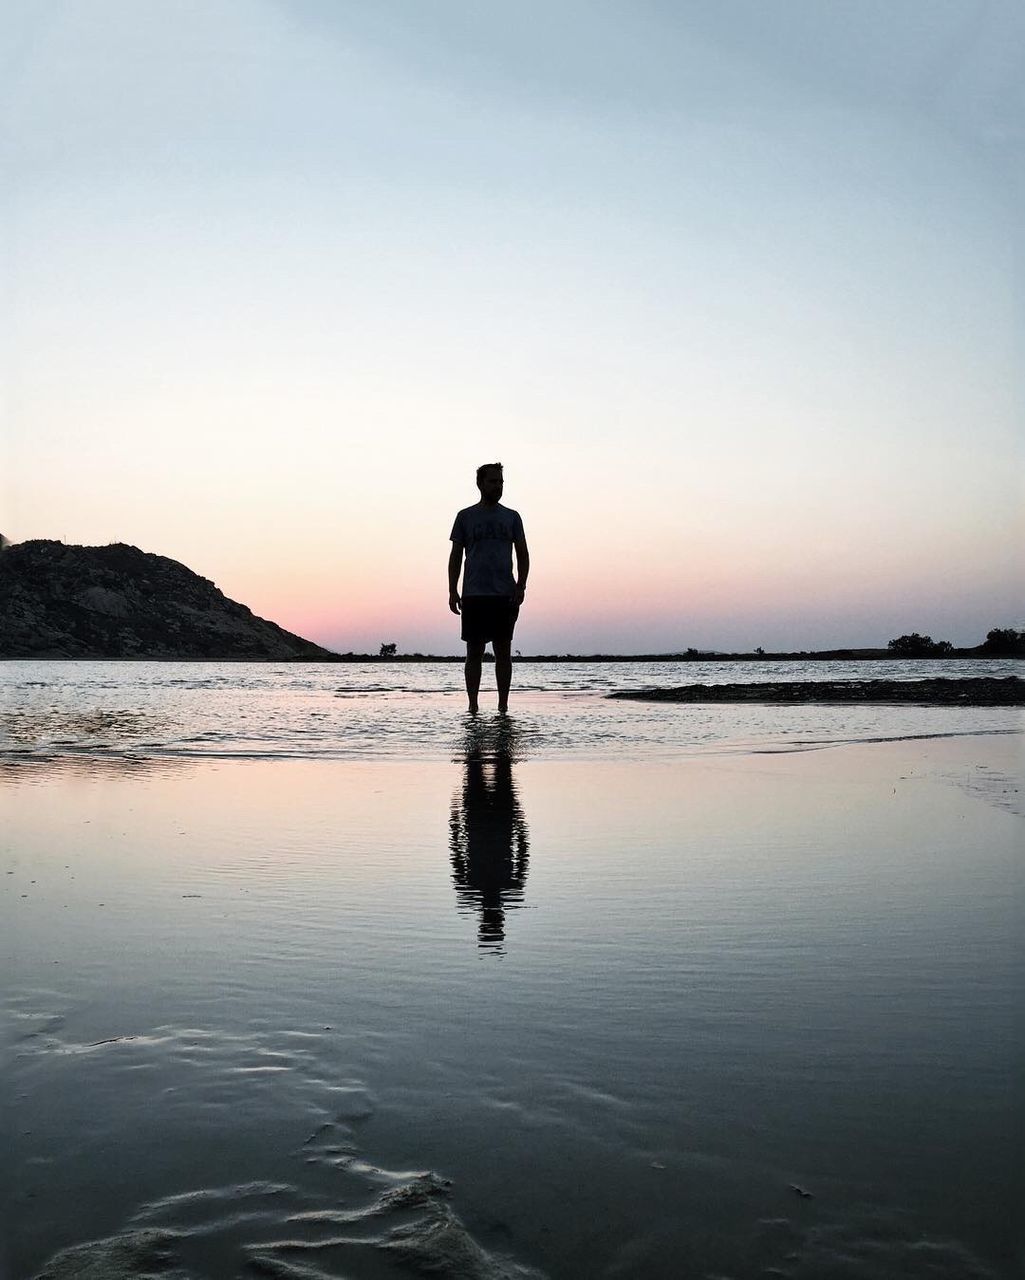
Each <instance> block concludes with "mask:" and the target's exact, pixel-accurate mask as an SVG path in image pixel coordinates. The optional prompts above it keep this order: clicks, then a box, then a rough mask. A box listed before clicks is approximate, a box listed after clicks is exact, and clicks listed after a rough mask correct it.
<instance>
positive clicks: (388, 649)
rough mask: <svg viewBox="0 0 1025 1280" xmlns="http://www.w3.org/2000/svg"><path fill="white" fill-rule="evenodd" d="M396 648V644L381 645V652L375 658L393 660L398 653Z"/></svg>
mask: <svg viewBox="0 0 1025 1280" xmlns="http://www.w3.org/2000/svg"><path fill="white" fill-rule="evenodd" d="M398 648H399V646H398V645H397V644H383V645H381V651H380V653H379V654H378V655H377V656H378V657H379V658H394V657H395V655H396V653H397V652H398Z"/></svg>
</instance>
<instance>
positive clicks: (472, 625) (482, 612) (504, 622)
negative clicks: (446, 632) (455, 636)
mask: <svg viewBox="0 0 1025 1280" xmlns="http://www.w3.org/2000/svg"><path fill="white" fill-rule="evenodd" d="M460 611H461V614H462V619H463V626H462V637H463V639H464V640H465V641H467V643H468V644H473V643H474V642H475V641H476V642H477V643H478V644H482V643H483V644H486V643H487V642H488V641H489V640H511V639H512V633H513V627H515V626H516V619H517V618H518V617H519V615H520V606H519V605H518V604H516V603H515V602H514V601H513V600H511V599H510V598H509V597H508V596H463V599H462V601H461V603H460Z"/></svg>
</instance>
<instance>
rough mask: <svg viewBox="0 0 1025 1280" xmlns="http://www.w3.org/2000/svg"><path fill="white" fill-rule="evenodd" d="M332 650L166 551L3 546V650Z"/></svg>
mask: <svg viewBox="0 0 1025 1280" xmlns="http://www.w3.org/2000/svg"><path fill="white" fill-rule="evenodd" d="M328 656H330V655H329V653H328V650H326V649H322V648H321V647H320V646H319V645H316V644H313V643H312V641H309V640H304V639H303V638H302V637H301V636H296V635H293V634H292V633H291V632H290V631H285V630H284V629H283V628H282V627H279V626H277V625H276V624H275V623H273V622H267V621H265V620H264V619H263V618H258V617H256V616H255V614H253V612H252V611H251V610H250V609H247V608H246V606H245V605H243V604H236V602H235V601H234V600H229V599H228V598H227V597H226V596H225V595H224V594H223V593H222V592H220V591H218V589H217V588H216V587H215V586H214V584H213V583H212V582H210V581H208V579H206V578H201V577H200V576H199V575H198V574H196V573H193V572H192V570H191V569H187V568H186V567H185V566H184V565H183V564H179V563H178V562H177V561H176V560H169V559H168V558H167V557H166V556H157V555H151V554H149V553H148V552H145V551H140V550H139V548H138V547H130V546H127V545H126V544H125V543H122V542H117V543H113V544H111V545H110V546H107V547H76V546H65V545H64V543H62V542H51V541H49V540H37V541H33V542H21V543H16V544H14V545H11V546H7V547H5V548H4V549H3V550H2V551H0V658H171V659H173V658H177V659H190V658H198V659H207V660H217V659H250V660H260V659H272V660H282V659H287V658H310V659H316V658H324V657H328Z"/></svg>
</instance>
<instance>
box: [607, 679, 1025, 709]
mask: <svg viewBox="0 0 1025 1280" xmlns="http://www.w3.org/2000/svg"><path fill="white" fill-rule="evenodd" d="M608 696H609V697H610V698H618V699H623V700H625V701H630V702H755V703H769V704H772V703H811V704H820V705H829V704H837V703H849V702H856V703H865V704H872V705H877V706H895V705H905V704H913V705H915V706H925V707H1025V680H1023V679H1021V677H1020V676H1006V677H1003V678H1001V679H985V678H968V679H964V680H953V679H949V678H943V677H939V678H937V679H934V680H786V681H781V682H776V681H764V682H761V683H756V684H685V685H676V686H674V687H673V688H670V689H636V690H635V689H622V690H618V691H617V692H615V693H610V694H609V695H608Z"/></svg>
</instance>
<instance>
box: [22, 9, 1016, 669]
mask: <svg viewBox="0 0 1025 1280" xmlns="http://www.w3.org/2000/svg"><path fill="white" fill-rule="evenodd" d="M0 21H2V22H3V24H4V27H5V28H6V29H5V30H4V32H3V40H2V42H0V46H2V48H3V50H4V52H3V63H2V65H0V72H2V85H3V88H2V89H0V93H2V102H3V122H4V123H3V139H2V145H3V156H4V161H3V171H4V174H5V180H4V183H3V186H4V192H5V193H4V195H3V196H2V199H3V202H4V219H5V221H4V228H5V234H4V273H5V291H6V295H7V298H8V301H9V303H10V304H11V305H9V306H7V307H6V308H5V311H6V313H7V316H8V320H7V321H5V322H4V331H3V336H4V348H5V351H6V353H7V354H6V355H5V358H4V374H5V390H4V404H3V410H4V420H5V425H4V439H3V462H4V475H3V480H2V489H0V497H2V500H3V511H2V513H0V529H2V531H3V533H4V534H6V536H8V537H9V538H11V539H12V540H14V541H16V542H17V541H23V540H25V539H27V538H39V537H45V538H63V539H65V540H66V541H68V542H77V543H88V544H97V543H106V542H111V541H123V542H130V543H134V544H135V545H137V546H139V547H142V548H143V549H144V550H147V551H155V552H159V553H161V554H163V555H169V556H172V557H173V558H174V559H177V560H181V561H182V562H183V563H185V564H187V565H188V566H189V567H190V568H192V569H194V570H196V571H197V572H199V573H201V574H203V575H204V576H206V577H208V578H211V579H213V580H214V581H215V582H216V583H217V585H218V586H219V587H220V588H221V589H222V590H223V591H224V592H225V593H226V594H227V595H229V596H231V597H233V598H234V599H237V600H241V601H243V602H244V603H246V604H248V605H249V606H250V607H251V608H252V609H253V610H254V611H255V612H257V613H259V614H261V615H263V616H265V617H269V618H272V619H274V620H275V621H277V622H279V623H281V624H282V625H283V626H285V627H288V628H289V629H291V630H294V631H298V632H300V633H301V634H303V635H306V636H309V637H310V638H312V639H315V640H318V641H320V642H321V643H323V644H326V645H328V646H330V647H332V648H337V649H341V650H347V649H366V648H370V649H374V650H376V648H377V646H378V645H379V644H380V643H381V642H382V641H395V642H397V644H398V646H399V648H400V650H404V651H414V650H421V651H433V652H456V651H457V650H458V649H459V644H458V632H457V628H458V623H457V622H456V620H455V619H454V618H452V617H451V615H450V614H449V613H448V610H447V587H446V578H445V565H446V560H447V556H448V542H447V538H448V533H449V530H450V528H451V521H452V517H453V515H454V513H455V511H456V510H457V508H459V507H462V506H467V505H469V504H470V503H471V502H473V501H474V500H475V499H476V496H477V495H476V490H475V488H474V484H473V474H474V470H475V468H476V466H477V464H478V463H480V462H484V461H490V460H492V459H501V460H502V461H503V462H504V463H505V467H506V498H505V500H506V502H507V504H508V505H509V506H513V507H515V508H517V509H518V510H519V511H520V512H521V513H522V515H523V518H524V523H525V527H526V531H527V537H528V540H529V542H530V545H531V551H532V558H533V572H532V577H531V583H530V589H529V592H528V598H527V606H526V607H525V609H524V611H523V613H522V615H521V621H520V626H519V628H518V631H517V637H516V646H517V647H519V648H522V650H523V652H524V653H532V652H533V653H537V652H552V651H557V652H564V651H569V650H572V651H577V652H582V651H588V652H589V651H597V650H604V651H606V652H615V651H620V652H625V651H637V650H659V651H664V650H673V649H682V648H685V647H687V646H690V645H693V646H696V647H698V648H706V647H707V648H710V647H715V648H727V649H747V648H752V647H754V646H756V645H762V646H764V647H766V648H769V649H772V648H789V647H796V648H813V647H826V646H832V645H841V644H850V645H863V644H877V643H885V642H886V640H887V639H889V638H890V637H891V636H894V635H898V634H901V633H902V632H906V631H912V630H916V631H921V632H928V633H931V634H932V635H933V636H934V637H936V638H948V639H951V640H953V641H954V642H955V643H961V644H971V643H977V642H978V641H979V640H981V639H982V638H983V636H984V634H985V632H986V630H988V628H989V627H991V626H994V625H1002V626H1006V625H1023V623H1025V603H1023V602H1025V573H1023V557H1022V548H1023V547H1025V520H1023V514H1022V513H1023V502H1022V498H1023V483H1022V478H1023V452H1022V440H1023V414H1022V406H1023V399H1025V397H1023V385H1022V371H1023V370H1025V343H1023V340H1022V339H1023V306H1022V298H1023V291H1022V284H1023V254H1022V248H1023V240H1025V181H1023V172H1025V166H1023V155H1025V78H1023V77H1022V76H1021V66H1022V65H1023V58H1025V7H1023V6H1022V5H1021V4H1020V3H1018V0H1006V2H1005V0H995V2H994V3H977V2H974V0H904V2H903V3H900V4H893V3H892V0H785V2H784V0H780V2H779V3H773V4H766V3H764V0H705V2H703V3H700V4H695V3H687V2H686V0H680V2H675V3H674V2H670V0H622V2H605V0H589V2H588V3H579V2H578V0H561V2H560V0H556V2H555V3H553V2H552V0H545V3H535V2H534V0H517V3H516V4H498V3H495V4H490V3H486V2H485V3H481V2H480V0H432V2H429V3H426V2H425V0H357V2H353V3H348V2H346V0H173V2H172V0H146V2H145V3H140V2H139V0H25V2H24V3H8V4H7V5H6V6H5V8H4V16H3V18H2V20H0Z"/></svg>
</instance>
